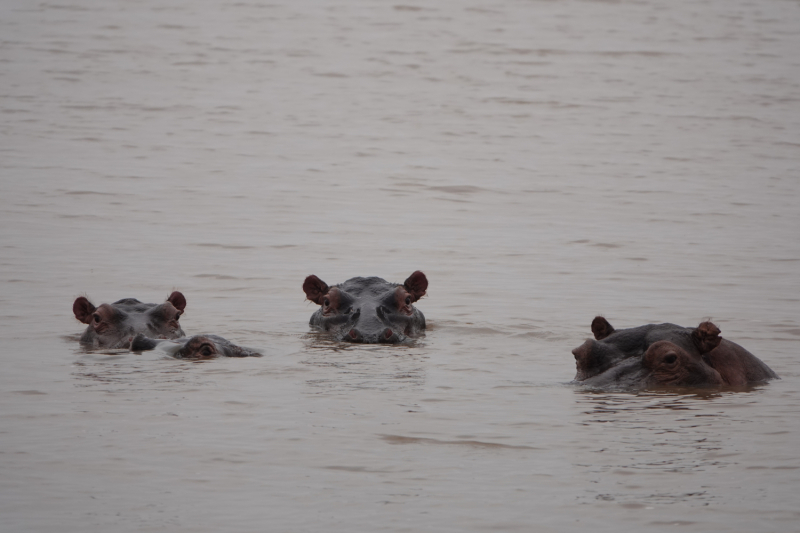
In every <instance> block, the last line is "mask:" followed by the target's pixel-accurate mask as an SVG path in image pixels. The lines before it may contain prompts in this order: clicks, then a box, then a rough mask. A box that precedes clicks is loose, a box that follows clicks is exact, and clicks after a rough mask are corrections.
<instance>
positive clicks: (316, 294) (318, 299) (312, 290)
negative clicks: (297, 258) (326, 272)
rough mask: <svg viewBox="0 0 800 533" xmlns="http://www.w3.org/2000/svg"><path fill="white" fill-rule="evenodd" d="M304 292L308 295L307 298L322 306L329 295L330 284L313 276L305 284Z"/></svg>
mask: <svg viewBox="0 0 800 533" xmlns="http://www.w3.org/2000/svg"><path fill="white" fill-rule="evenodd" d="M303 292H304V293H306V298H308V299H309V300H311V301H312V302H314V303H316V304H319V305H322V302H323V301H324V296H325V295H326V294H328V284H327V283H325V282H324V281H322V280H321V279H319V278H318V277H317V276H315V275H313V274H312V275H310V276H308V277H307V278H306V280H305V281H304V282H303Z"/></svg>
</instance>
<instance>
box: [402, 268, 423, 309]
mask: <svg viewBox="0 0 800 533" xmlns="http://www.w3.org/2000/svg"><path fill="white" fill-rule="evenodd" d="M403 287H405V288H406V290H407V291H408V294H410V295H411V298H413V300H414V301H415V302H416V301H417V300H419V299H420V298H422V297H423V296H425V291H427V290H428V278H426V277H425V274H423V273H422V272H420V271H419V270H417V271H416V272H414V273H413V274H411V275H410V276H408V279H407V280H405V281H404V282H403Z"/></svg>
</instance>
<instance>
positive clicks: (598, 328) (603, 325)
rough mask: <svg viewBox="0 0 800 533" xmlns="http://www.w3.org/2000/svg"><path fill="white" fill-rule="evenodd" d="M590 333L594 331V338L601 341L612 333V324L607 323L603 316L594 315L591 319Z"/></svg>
mask: <svg viewBox="0 0 800 533" xmlns="http://www.w3.org/2000/svg"><path fill="white" fill-rule="evenodd" d="M592 333H594V338H595V340H598V341H601V340H603V339H605V338H606V337H608V336H609V335H611V334H612V333H614V326H612V325H611V324H609V323H608V320H606V319H605V318H603V317H601V316H596V317H594V320H592Z"/></svg>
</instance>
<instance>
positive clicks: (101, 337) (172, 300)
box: [72, 291, 186, 348]
mask: <svg viewBox="0 0 800 533" xmlns="http://www.w3.org/2000/svg"><path fill="white" fill-rule="evenodd" d="M184 309H186V298H185V297H184V296H183V294H181V293H180V292H178V291H174V292H173V293H172V294H170V295H169V298H167V301H166V302H164V303H162V304H145V303H142V302H140V301H139V300H137V299H135V298H124V299H122V300H118V301H116V302H114V303H113V304H100V305H99V306H98V307H95V306H94V305H93V304H92V303H91V302H90V301H89V300H87V299H86V298H84V297H83V296H81V297H79V298H77V299H76V300H75V303H73V304H72V312H73V313H74V314H75V318H77V319H78V320H80V321H81V322H83V323H84V324H88V327H87V328H86V331H84V332H83V335H81V339H80V341H81V343H82V344H85V345H87V346H89V347H92V348H128V347H130V343H131V339H133V337H134V336H135V335H136V334H137V333H143V334H145V335H149V336H151V337H155V338H161V339H177V338H178V337H183V335H184V333H183V330H182V329H181V326H180V324H179V323H178V319H179V318H180V317H181V315H182V314H183V310H184Z"/></svg>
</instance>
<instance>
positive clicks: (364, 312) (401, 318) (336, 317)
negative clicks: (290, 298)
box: [303, 270, 428, 344]
mask: <svg viewBox="0 0 800 533" xmlns="http://www.w3.org/2000/svg"><path fill="white" fill-rule="evenodd" d="M427 289H428V278H426V277H425V274H423V273H422V272H420V271H419V270H417V271H416V272H414V273H413V274H411V275H410V276H409V277H408V279H406V280H405V282H403V284H399V283H389V282H388V281H386V280H384V279H381V278H376V277H371V278H352V279H349V280H347V281H345V282H344V283H341V284H339V285H333V286H330V287H329V286H328V284H327V283H325V282H324V281H322V280H321V279H319V278H318V277H317V276H308V277H307V278H306V280H305V282H303V291H304V292H305V293H306V298H308V299H309V300H311V301H312V302H314V303H316V304H318V305H319V306H320V308H319V309H318V310H317V311H316V312H315V313H314V314H313V315H311V320H310V324H311V326H314V327H317V328H320V329H322V330H323V331H329V332H331V333H332V334H333V335H334V336H335V337H336V338H337V339H339V340H343V341H348V342H364V343H377V342H380V343H390V344H393V343H398V342H402V341H404V340H406V339H407V338H409V337H416V336H418V335H419V334H420V333H422V331H423V330H424V329H425V316H424V315H423V314H422V312H421V311H420V310H419V309H417V308H416V307H414V305H413V304H414V302H416V301H417V300H419V299H420V298H422V297H423V296H424V295H425V291H426V290H427Z"/></svg>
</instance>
